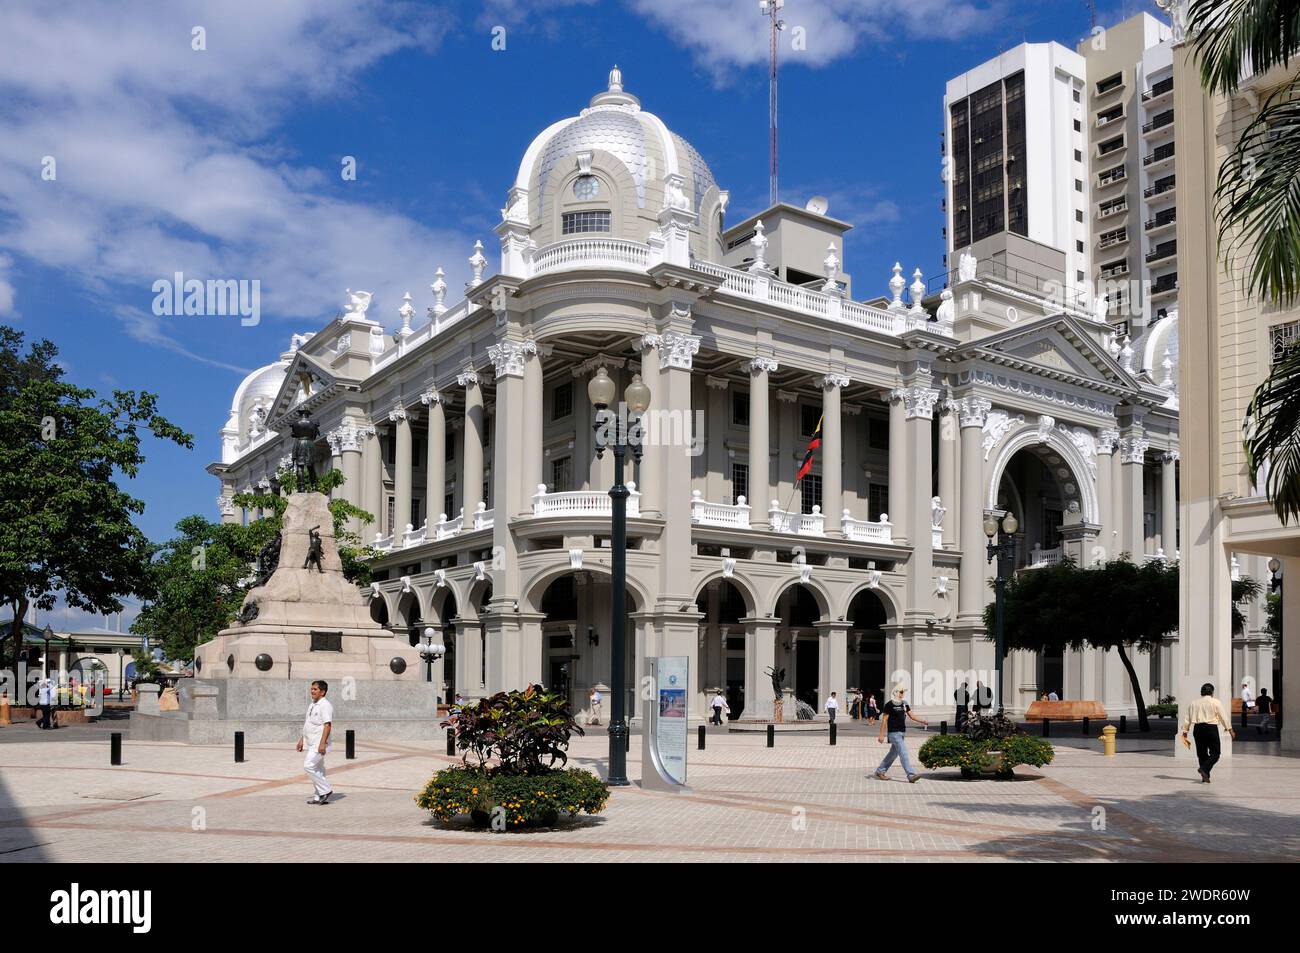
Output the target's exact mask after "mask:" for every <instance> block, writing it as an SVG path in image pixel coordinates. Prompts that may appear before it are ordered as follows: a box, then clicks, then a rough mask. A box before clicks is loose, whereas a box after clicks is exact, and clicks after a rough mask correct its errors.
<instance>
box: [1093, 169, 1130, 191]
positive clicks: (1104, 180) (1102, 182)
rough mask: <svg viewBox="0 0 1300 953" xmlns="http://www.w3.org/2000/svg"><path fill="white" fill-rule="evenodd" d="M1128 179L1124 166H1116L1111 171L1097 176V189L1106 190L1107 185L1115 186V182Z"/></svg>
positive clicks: (1108, 170)
mask: <svg viewBox="0 0 1300 953" xmlns="http://www.w3.org/2000/svg"><path fill="white" fill-rule="evenodd" d="M1126 179H1128V169H1126V168H1125V167H1124V166H1122V165H1121V166H1116V167H1115V168H1113V169H1107V170H1106V171H1105V172H1102V173H1100V174H1099V175H1098V176H1097V187H1098V188H1100V189H1104V188H1106V186H1108V185H1115V184H1116V183H1117V182H1123V181H1125V180H1126Z"/></svg>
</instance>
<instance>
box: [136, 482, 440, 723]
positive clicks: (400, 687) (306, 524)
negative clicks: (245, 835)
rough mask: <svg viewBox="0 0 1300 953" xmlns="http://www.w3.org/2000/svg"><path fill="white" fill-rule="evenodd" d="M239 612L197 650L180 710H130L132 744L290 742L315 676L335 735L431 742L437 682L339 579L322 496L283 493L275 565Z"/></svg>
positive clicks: (355, 590) (343, 579) (358, 594)
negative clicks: (239, 737) (350, 732)
mask: <svg viewBox="0 0 1300 953" xmlns="http://www.w3.org/2000/svg"><path fill="white" fill-rule="evenodd" d="M240 618H241V620H244V621H241V622H240V623H239V624H238V625H235V626H232V627H231V628H229V629H223V630H222V631H221V632H220V633H219V634H218V635H217V637H216V638H215V639H213V640H212V641H210V642H207V643H204V644H203V645H201V646H199V647H198V649H197V651H196V652H195V662H194V664H195V676H196V677H195V679H194V681H193V684H191V685H187V686H185V687H184V688H183V689H182V691H181V697H180V710H179V711H172V712H159V711H157V710H156V707H155V708H154V710H152V711H150V710H148V709H147V708H145V709H144V710H137V711H136V712H134V713H133V714H132V716H131V737H132V738H133V739H134V740H153V741H187V742H190V743H193V744H222V743H228V742H229V741H230V740H231V739H232V738H233V736H234V732H236V731H243V732H244V736H245V740H247V741H248V742H250V743H251V742H258V741H293V740H294V739H296V738H297V737H298V734H299V732H300V731H301V728H302V721H303V717H304V715H305V713H306V711H307V706H308V704H310V698H309V696H308V688H309V686H310V684H311V682H312V681H313V680H315V679H322V680H324V681H326V682H328V683H329V695H328V697H329V699H330V701H331V702H332V703H333V705H334V713H335V717H336V718H337V720H338V721H337V724H335V726H334V729H335V733H336V734H341V732H342V731H343V730H344V729H347V728H352V729H355V730H356V731H357V733H358V735H359V736H362V737H369V738H393V739H430V738H433V737H435V736H436V735H437V734H438V733H439V732H440V731H441V729H439V727H438V722H439V717H438V713H437V691H436V689H437V686H436V685H435V684H434V683H433V682H426V681H424V680H423V679H422V674H421V673H422V668H423V667H422V665H421V664H420V656H419V652H418V651H417V650H416V649H415V648H413V647H412V646H411V645H410V643H409V642H408V641H407V639H406V638H405V637H399V636H395V635H394V634H393V633H392V632H390V631H389V630H387V629H385V628H384V627H383V626H381V625H379V623H377V622H375V621H374V619H372V618H371V616H370V606H369V603H368V600H367V599H366V597H365V595H364V594H363V593H362V592H361V590H359V589H358V588H357V587H356V586H354V585H353V584H352V583H350V582H348V580H347V579H346V577H345V576H344V575H343V565H342V562H341V561H340V559H339V554H338V546H337V544H336V542H335V539H334V521H333V517H332V516H331V515H330V511H329V501H328V500H327V499H326V498H325V496H324V495H323V494H321V493H294V494H292V495H291V496H290V497H289V502H288V506H287V508H286V509H285V513H284V520H283V528H282V531H281V544H280V555H279V565H278V566H276V567H275V569H274V571H273V572H272V573H271V575H270V576H269V577H268V578H267V579H266V581H265V583H264V584H263V585H260V586H257V587H255V588H253V589H252V590H250V591H249V592H248V594H247V595H246V596H245V597H244V603H243V607H242V609H241V612H240ZM142 707H143V706H142Z"/></svg>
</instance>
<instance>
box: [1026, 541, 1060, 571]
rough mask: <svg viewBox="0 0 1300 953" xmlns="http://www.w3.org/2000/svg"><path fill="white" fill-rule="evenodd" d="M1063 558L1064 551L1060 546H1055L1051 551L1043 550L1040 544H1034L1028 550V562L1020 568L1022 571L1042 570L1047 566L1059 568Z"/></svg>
mask: <svg viewBox="0 0 1300 953" xmlns="http://www.w3.org/2000/svg"><path fill="white" fill-rule="evenodd" d="M1064 558H1065V549H1064V548H1063V547H1061V546H1055V547H1053V548H1051V549H1043V547H1042V544H1041V543H1034V548H1033V549H1032V550H1030V553H1029V562H1027V563H1026V564H1025V565H1023V566H1021V567H1020V568H1021V569H1022V570H1024V569H1043V568H1045V567H1047V566H1059V565H1060V563H1061V560H1062V559H1064Z"/></svg>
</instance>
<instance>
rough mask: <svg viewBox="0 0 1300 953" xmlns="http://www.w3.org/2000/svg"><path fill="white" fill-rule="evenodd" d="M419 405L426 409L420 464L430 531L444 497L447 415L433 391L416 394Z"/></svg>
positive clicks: (445, 489) (425, 510) (438, 396)
mask: <svg viewBox="0 0 1300 953" xmlns="http://www.w3.org/2000/svg"><path fill="white" fill-rule="evenodd" d="M420 403H422V404H424V405H425V406H426V407H428V408H429V411H428V413H429V433H428V439H427V440H426V441H425V443H426V444H427V446H426V447H425V454H426V456H425V463H424V517H425V519H424V525H425V527H426V528H427V529H428V530H429V531H430V532H432V531H433V524H434V523H436V522H437V521H438V514H439V513H441V512H442V507H443V502H444V497H445V496H446V494H447V414H446V412H445V411H444V409H443V401H442V395H441V394H440V393H438V392H437V391H436V390H434V389H433V388H429V389H428V390H426V391H425V392H424V393H423V394H421V395H420Z"/></svg>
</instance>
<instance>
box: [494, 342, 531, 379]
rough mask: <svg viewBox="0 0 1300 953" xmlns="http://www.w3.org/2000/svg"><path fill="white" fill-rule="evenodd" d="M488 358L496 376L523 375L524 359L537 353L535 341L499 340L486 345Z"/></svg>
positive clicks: (499, 377) (498, 377)
mask: <svg viewBox="0 0 1300 953" xmlns="http://www.w3.org/2000/svg"><path fill="white" fill-rule="evenodd" d="M487 354H488V360H490V361H491V362H492V366H493V367H494V368H495V369H496V377H497V379H498V380H500V379H501V378H503V377H523V376H524V361H525V360H527V358H528V356H529V355H534V356H535V355H536V354H537V342H536V341H531V340H530V341H499V342H497V343H496V344H492V345H489V346H488V349H487Z"/></svg>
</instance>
